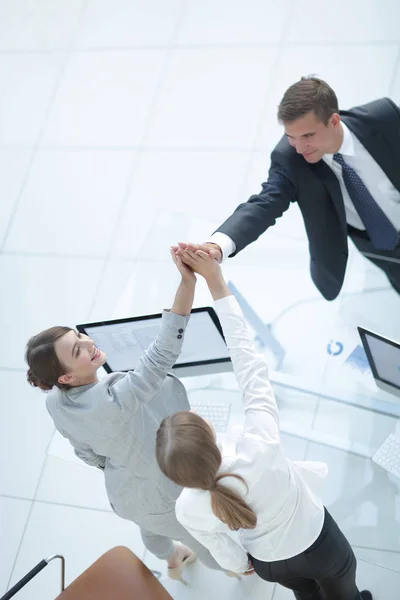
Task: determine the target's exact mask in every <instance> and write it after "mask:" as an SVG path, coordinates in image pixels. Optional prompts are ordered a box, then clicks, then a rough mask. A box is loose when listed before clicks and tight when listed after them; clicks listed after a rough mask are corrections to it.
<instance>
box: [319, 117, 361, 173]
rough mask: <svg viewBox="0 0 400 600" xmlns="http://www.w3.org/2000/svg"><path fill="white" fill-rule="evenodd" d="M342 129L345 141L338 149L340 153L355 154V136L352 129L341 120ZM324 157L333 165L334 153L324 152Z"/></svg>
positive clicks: (345, 154)
mask: <svg viewBox="0 0 400 600" xmlns="http://www.w3.org/2000/svg"><path fill="white" fill-rule="evenodd" d="M341 124H342V129H343V141H342V144H341V146H340V148H339V150H338V152H339V153H340V154H343V155H344V156H354V155H355V150H354V141H353V136H352V133H351V131H350V129H349V128H348V127H347V125H346V123H344V122H343V121H341ZM322 159H323V160H324V161H325V162H326V163H327V164H328V165H329V166H332V163H333V154H324V155H323V157H322Z"/></svg>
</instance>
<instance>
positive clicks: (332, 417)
mask: <svg viewBox="0 0 400 600" xmlns="http://www.w3.org/2000/svg"><path fill="white" fill-rule="evenodd" d="M397 421H398V419H396V418H394V417H388V416H386V415H379V414H376V413H374V412H371V411H368V410H362V409H359V408H354V407H353V406H346V405H344V404H339V403H338V402H331V401H328V400H325V399H324V398H321V400H320V402H319V403H318V409H317V412H316V418H315V423H314V428H315V429H316V430H317V431H319V432H321V433H324V432H325V433H327V434H328V435H335V436H337V437H338V438H340V439H343V440H348V441H349V442H351V443H352V444H353V445H354V446H355V447H356V445H357V446H359V447H360V449H363V450H364V451H365V452H366V453H368V454H369V455H370V456H372V455H373V454H374V453H375V451H376V450H377V449H378V448H379V446H380V445H381V444H382V443H383V442H384V440H385V439H386V438H387V436H388V435H389V434H390V433H394V432H395V429H396V423H397Z"/></svg>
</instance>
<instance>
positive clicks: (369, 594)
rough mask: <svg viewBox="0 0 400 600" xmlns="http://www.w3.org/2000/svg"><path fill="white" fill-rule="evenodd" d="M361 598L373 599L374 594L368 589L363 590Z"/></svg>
mask: <svg viewBox="0 0 400 600" xmlns="http://www.w3.org/2000/svg"><path fill="white" fill-rule="evenodd" d="M361 598H362V600H373V598H372V594H371V592H369V591H368V590H364V591H363V592H361Z"/></svg>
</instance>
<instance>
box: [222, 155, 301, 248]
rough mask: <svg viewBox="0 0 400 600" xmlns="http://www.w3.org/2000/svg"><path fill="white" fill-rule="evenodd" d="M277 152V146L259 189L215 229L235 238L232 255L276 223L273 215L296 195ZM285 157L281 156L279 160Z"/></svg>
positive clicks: (281, 209) (279, 213)
mask: <svg viewBox="0 0 400 600" xmlns="http://www.w3.org/2000/svg"><path fill="white" fill-rule="evenodd" d="M279 154H280V153H278V151H276V150H275V151H274V152H273V153H272V157H271V158H272V164H271V168H270V170H269V176H268V180H267V181H266V182H265V183H263V184H262V190H261V192H260V193H259V194H256V195H254V196H251V197H250V198H249V200H248V201H247V202H245V203H243V204H239V206H238V207H237V208H236V210H235V212H234V213H233V214H232V215H231V216H230V217H229V218H228V219H227V220H226V221H225V222H224V223H223V224H222V225H221V227H219V228H218V229H217V231H220V232H221V233H225V234H226V235H228V236H229V237H230V238H231V240H233V241H234V242H235V246H236V251H235V252H234V253H233V254H231V256H235V255H236V254H237V253H238V252H240V251H241V250H243V248H245V247H246V246H248V245H249V244H251V243H252V242H254V241H255V240H256V239H257V238H258V237H259V236H260V235H261V234H262V233H264V231H265V230H266V229H268V227H271V226H272V225H275V223H276V219H277V218H278V217H280V216H282V214H283V213H284V212H285V211H286V210H287V209H288V208H289V206H290V202H293V201H294V200H295V199H296V196H297V190H296V185H295V184H294V182H293V181H292V178H291V177H290V174H289V171H288V169H287V168H285V167H284V166H283V165H282V164H281V163H280V162H279V161H278V160H277V157H278V156H279ZM284 158H285V157H281V160H282V161H283V160H284Z"/></svg>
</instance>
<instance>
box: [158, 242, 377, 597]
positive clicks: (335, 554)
mask: <svg viewBox="0 0 400 600" xmlns="http://www.w3.org/2000/svg"><path fill="white" fill-rule="evenodd" d="M180 253H181V256H182V259H183V261H184V262H185V263H186V264H187V265H188V266H189V267H191V268H192V269H193V270H194V271H195V272H197V273H199V274H200V275H203V276H204V278H205V279H206V281H207V284H208V287H209V289H210V292H211V294H212V296H213V299H214V301H215V308H216V310H217V312H218V316H219V318H220V320H221V324H222V328H223V331H224V335H225V338H226V341H227V344H228V347H229V349H230V353H231V358H232V362H233V367H234V371H235V375H236V378H237V381H238V385H239V388H240V390H241V392H242V394H243V402H244V407H245V425H244V429H243V433H242V435H241V437H240V439H239V440H238V443H237V446H236V454H235V456H234V457H233V458H230V459H229V460H226V459H224V458H223V457H222V456H221V452H220V449H219V448H218V446H217V443H216V436H215V432H214V430H213V428H212V425H211V424H210V423H209V422H206V421H205V420H203V419H202V418H201V417H200V416H199V415H197V414H194V413H192V412H189V411H181V412H178V413H176V414H174V415H171V416H169V417H167V418H166V419H164V421H163V422H162V424H161V426H160V428H159V430H158V433H157V460H158V464H159V466H160V469H161V471H163V473H164V474H165V475H166V476H167V477H169V478H170V479H171V480H172V481H174V482H175V483H177V484H178V485H181V486H183V487H184V488H185V489H184V490H183V492H182V494H181V495H180V497H179V498H178V500H177V502H176V507H175V510H176V515H177V518H178V521H180V523H181V524H182V525H183V526H184V527H186V529H187V530H188V532H189V533H190V534H191V535H192V536H193V537H195V538H196V539H197V540H198V541H199V542H201V543H202V544H203V545H204V546H206V547H207V548H208V549H209V550H210V552H211V554H212V555H213V556H214V558H215V560H216V561H217V562H218V563H219V564H220V565H221V566H222V567H223V568H224V569H229V570H231V571H234V572H236V573H245V574H249V573H251V572H252V570H253V569H254V570H255V572H256V573H257V574H258V575H259V576H260V577H262V578H263V579H265V580H267V581H271V582H277V583H280V584H281V585H282V586H284V587H286V588H289V589H291V590H293V592H294V594H295V597H296V598H297V599H298V600H300V599H301V600H306V599H307V600H311V599H313V600H314V599H315V600H316V599H319V600H322V599H324V600H339V599H340V600H360V599H361V598H362V599H363V600H372V595H371V593H370V592H368V591H364V592H361V593H360V592H359V591H358V589H357V586H356V581H355V575H356V559H355V556H354V553H353V551H352V549H351V547H350V545H349V543H348V541H347V540H346V538H345V537H344V535H343V533H342V532H341V531H340V529H339V528H338V526H337V524H336V523H335V521H334V520H333V519H332V517H331V516H330V515H329V513H328V511H327V510H326V509H325V508H324V506H323V503H322V500H321V497H320V487H321V484H322V482H323V479H324V478H325V477H326V474H327V467H326V465H325V464H323V463H310V462H292V461H290V460H289V459H288V458H287V457H286V456H285V453H284V451H283V448H282V445H281V440H280V435H279V420H278V410H277V406H276V402H275V397H274V393H273V390H272V388H271V385H270V382H269V380H268V369H267V365H266V362H265V359H264V357H263V356H262V355H260V354H258V353H257V352H256V349H255V347H254V344H253V341H252V339H251V337H250V335H249V333H248V331H247V328H246V325H245V322H244V318H243V315H242V312H241V310H240V308H239V305H238V304H237V302H236V300H235V299H234V297H233V296H232V295H231V293H230V291H229V288H228V287H227V285H226V283H225V281H224V278H223V276H222V273H221V268H220V266H219V265H218V263H217V262H216V261H215V260H214V259H213V258H211V257H210V256H208V255H207V254H206V253H204V252H202V251H200V250H199V251H197V252H192V251H188V250H181V251H180ZM231 531H239V534H240V543H239V542H237V541H235V540H234V539H233V537H232V536H231V535H230V533H231Z"/></svg>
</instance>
